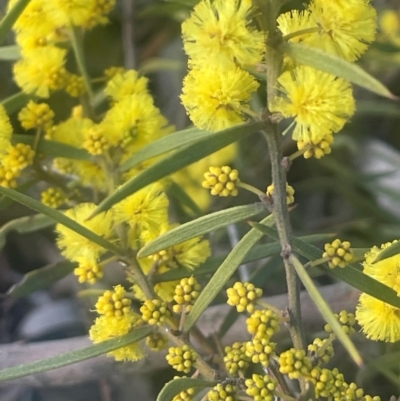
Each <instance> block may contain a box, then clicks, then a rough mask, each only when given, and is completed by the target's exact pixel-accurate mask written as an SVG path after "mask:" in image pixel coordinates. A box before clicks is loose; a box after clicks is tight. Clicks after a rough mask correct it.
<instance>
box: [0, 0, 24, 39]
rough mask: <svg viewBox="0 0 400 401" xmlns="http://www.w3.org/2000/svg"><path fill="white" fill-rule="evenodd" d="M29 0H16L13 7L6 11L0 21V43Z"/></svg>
mask: <svg viewBox="0 0 400 401" xmlns="http://www.w3.org/2000/svg"><path fill="white" fill-rule="evenodd" d="M29 2H30V0H18V1H17V2H16V3H15V4H14V7H13V8H11V10H9V11H8V13H7V14H6V15H5V17H4V18H3V19H2V20H1V22H0V44H1V43H3V41H4V39H5V38H6V36H7V34H8V33H9V32H10V31H11V29H12V27H13V25H14V23H15V21H16V20H17V19H18V17H19V16H20V15H21V14H22V12H23V11H24V10H25V7H26V6H27V5H28V4H29Z"/></svg>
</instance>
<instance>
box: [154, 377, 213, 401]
mask: <svg viewBox="0 0 400 401" xmlns="http://www.w3.org/2000/svg"><path fill="white" fill-rule="evenodd" d="M216 384H217V383H216V382H211V381H207V380H201V379H192V378H189V377H179V378H177V379H174V380H171V381H170V382H168V383H167V384H166V385H165V386H164V387H163V389H162V390H161V391H160V393H159V394H158V397H157V401H172V400H173V398H174V397H175V396H176V395H177V394H179V393H180V392H181V391H185V390H187V389H189V388H208V387H214V386H215V385H216Z"/></svg>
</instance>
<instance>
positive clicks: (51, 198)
mask: <svg viewBox="0 0 400 401" xmlns="http://www.w3.org/2000/svg"><path fill="white" fill-rule="evenodd" d="M41 197H42V203H43V204H44V205H46V206H49V207H52V208H54V209H57V208H59V207H60V206H62V205H64V204H65V203H67V201H68V197H67V195H66V194H65V192H64V191H63V190H62V189H60V188H54V187H50V188H48V189H46V190H45V191H43V192H42V195H41Z"/></svg>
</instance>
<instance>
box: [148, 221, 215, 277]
mask: <svg viewBox="0 0 400 401" xmlns="http://www.w3.org/2000/svg"><path fill="white" fill-rule="evenodd" d="M176 226H177V225H172V224H171V225H165V226H163V227H160V229H159V232H158V233H153V234H151V233H150V232H145V233H143V240H144V241H145V242H146V243H147V242H150V241H152V240H154V239H156V238H157V237H159V236H160V235H162V234H164V233H165V232H167V231H170V230H171V229H172V228H174V227H176ZM210 255H211V249H210V243H209V242H208V240H205V239H202V237H195V238H191V239H189V240H187V241H185V242H182V243H180V244H176V245H173V246H171V247H170V248H167V249H164V250H162V251H160V252H158V253H156V254H154V255H151V256H149V259H150V260H152V261H153V262H157V264H158V268H160V267H162V266H165V267H167V268H170V269H175V268H177V267H186V268H187V269H190V270H194V269H195V268H196V267H198V266H199V265H200V264H201V263H203V262H205V261H206V260H207V259H208V257H209V256H210ZM147 272H148V271H146V270H145V273H147Z"/></svg>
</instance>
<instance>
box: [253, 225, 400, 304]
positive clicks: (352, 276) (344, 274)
mask: <svg viewBox="0 0 400 401" xmlns="http://www.w3.org/2000/svg"><path fill="white" fill-rule="evenodd" d="M252 225H253V226H254V227H255V228H257V229H259V230H262V232H264V234H266V235H268V236H269V237H270V238H272V239H275V240H277V239H278V232H277V231H276V230H275V229H273V228H271V227H268V226H264V227H260V224H257V223H253V224H252ZM292 246H293V249H294V250H295V251H296V252H298V253H299V254H300V255H301V256H304V257H305V258H306V259H308V260H311V261H313V260H317V259H320V258H321V256H322V251H321V250H320V249H318V248H316V247H315V246H314V245H311V244H309V243H307V242H305V241H303V240H301V239H300V238H296V237H292ZM317 268H318V269H319V270H321V271H323V272H324V273H327V274H330V275H332V276H334V277H336V278H338V279H339V280H341V281H344V282H346V283H347V284H349V285H351V286H352V287H354V288H357V289H358V290H360V291H362V292H365V293H366V294H368V295H371V296H372V297H374V298H377V299H380V300H381V301H383V302H386V303H387V304H390V305H393V306H395V307H396V308H400V297H398V296H397V294H396V292H395V291H394V290H392V289H391V288H390V287H388V286H387V285H385V284H382V283H380V282H379V281H376V280H374V279H373V278H371V277H370V276H367V275H366V274H364V273H363V272H362V271H360V270H359V269H357V268H356V267H355V266H352V265H347V266H346V267H345V268H335V269H330V268H329V267H328V266H326V264H325V265H321V266H318V267H317Z"/></svg>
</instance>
